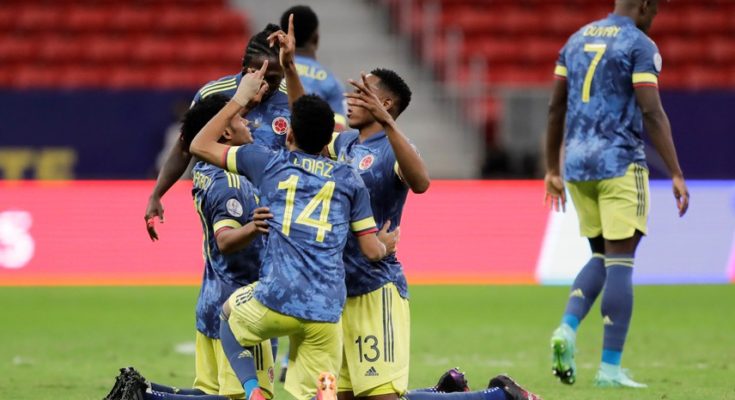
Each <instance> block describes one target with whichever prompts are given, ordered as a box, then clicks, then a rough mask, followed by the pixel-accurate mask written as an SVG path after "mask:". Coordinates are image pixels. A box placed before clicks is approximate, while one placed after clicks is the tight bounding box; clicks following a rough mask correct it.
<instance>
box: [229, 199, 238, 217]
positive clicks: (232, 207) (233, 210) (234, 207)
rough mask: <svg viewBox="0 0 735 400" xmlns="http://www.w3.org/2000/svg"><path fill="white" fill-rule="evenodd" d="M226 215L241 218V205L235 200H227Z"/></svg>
mask: <svg viewBox="0 0 735 400" xmlns="http://www.w3.org/2000/svg"><path fill="white" fill-rule="evenodd" d="M226 206H227V213H228V214H230V215H232V216H233V217H242V204H240V202H239V201H237V200H236V199H229V200H227V204H226Z"/></svg>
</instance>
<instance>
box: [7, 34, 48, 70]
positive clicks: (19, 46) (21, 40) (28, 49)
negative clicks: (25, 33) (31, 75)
mask: <svg viewBox="0 0 735 400" xmlns="http://www.w3.org/2000/svg"><path fill="white" fill-rule="evenodd" d="M38 45H39V43H38V41H36V40H33V39H30V38H25V37H18V36H4V37H2V38H0V60H3V61H2V64H6V63H16V62H25V61H28V60H30V59H32V58H33V57H35V54H36V51H37V49H38Z"/></svg>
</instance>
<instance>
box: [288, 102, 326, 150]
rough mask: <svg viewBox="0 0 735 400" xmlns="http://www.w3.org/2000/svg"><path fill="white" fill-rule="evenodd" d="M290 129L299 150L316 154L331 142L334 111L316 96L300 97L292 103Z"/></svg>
mask: <svg viewBox="0 0 735 400" xmlns="http://www.w3.org/2000/svg"><path fill="white" fill-rule="evenodd" d="M291 129H293V134H294V139H295V140H296V145H297V146H298V147H299V148H300V149H301V150H303V151H305V152H307V153H309V154H318V153H319V152H321V151H322V149H323V148H324V146H326V145H328V144H329V142H330V141H331V140H332V133H333V132H334V111H332V108H331V107H329V104H328V103H327V102H326V101H324V100H322V99H321V98H320V97H319V96H317V95H314V94H307V95H305V96H301V97H299V99H298V100H296V101H295V102H294V103H293V109H292V110H291Z"/></svg>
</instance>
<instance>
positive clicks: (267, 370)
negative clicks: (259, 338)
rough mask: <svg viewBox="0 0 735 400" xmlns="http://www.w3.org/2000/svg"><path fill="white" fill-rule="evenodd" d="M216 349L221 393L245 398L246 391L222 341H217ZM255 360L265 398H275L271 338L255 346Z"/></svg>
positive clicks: (232, 397)
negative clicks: (233, 368) (226, 353)
mask: <svg viewBox="0 0 735 400" xmlns="http://www.w3.org/2000/svg"><path fill="white" fill-rule="evenodd" d="M215 351H216V356H217V365H218V367H219V371H218V373H219V375H218V377H219V395H220V396H227V397H229V398H231V399H244V398H245V393H244V390H243V388H242V384H241V383H240V379H238V377H237V375H236V374H235V371H233V370H232V367H231V366H230V363H229V361H228V360H227V355H225V352H224V349H223V348H222V342H220V341H219V340H216V341H215ZM252 353H253V361H254V362H255V372H256V374H257V376H258V386H260V387H261V388H262V389H263V394H264V395H265V398H267V399H272V398H273V393H274V389H273V374H274V373H273V353H272V350H271V345H270V340H266V341H263V342H261V343H260V344H258V345H256V346H253V352H252Z"/></svg>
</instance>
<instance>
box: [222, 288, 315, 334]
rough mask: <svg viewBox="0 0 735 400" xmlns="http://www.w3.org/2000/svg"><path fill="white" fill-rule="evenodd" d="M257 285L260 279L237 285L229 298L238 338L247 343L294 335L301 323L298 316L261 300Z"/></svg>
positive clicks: (230, 323) (234, 329) (230, 322)
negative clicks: (274, 307)
mask: <svg viewBox="0 0 735 400" xmlns="http://www.w3.org/2000/svg"><path fill="white" fill-rule="evenodd" d="M256 285H257V282H256V283H253V284H250V285H248V286H244V287H241V288H239V289H237V290H236V291H235V292H234V293H232V295H231V296H230V298H229V299H228V300H227V303H228V305H229V309H230V315H229V317H228V320H227V322H228V323H229V325H230V328H231V329H232V333H233V334H234V335H235V338H236V339H237V341H238V342H239V343H240V344H241V345H243V346H246V347H248V346H255V345H257V344H260V342H262V341H264V340H267V339H270V338H273V337H279V336H287V335H290V334H291V333H293V332H295V331H297V330H299V329H300V327H301V322H300V321H299V320H298V319H297V318H294V317H290V316H287V315H283V314H281V313H278V312H276V311H273V310H271V309H269V308H268V307H266V306H265V305H263V304H262V303H261V302H259V301H258V299H256V298H255V296H254V292H255V287H256Z"/></svg>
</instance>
